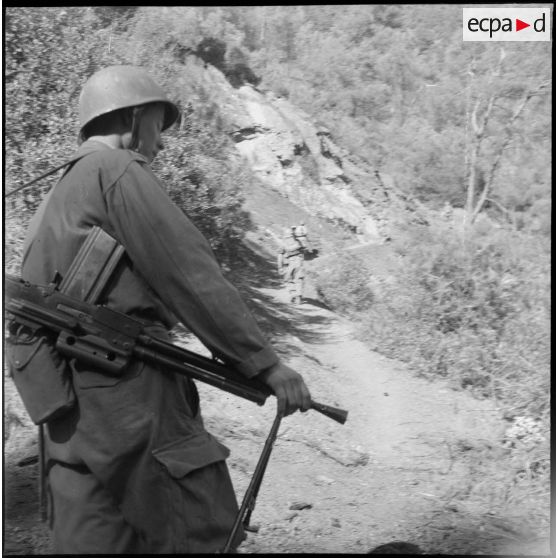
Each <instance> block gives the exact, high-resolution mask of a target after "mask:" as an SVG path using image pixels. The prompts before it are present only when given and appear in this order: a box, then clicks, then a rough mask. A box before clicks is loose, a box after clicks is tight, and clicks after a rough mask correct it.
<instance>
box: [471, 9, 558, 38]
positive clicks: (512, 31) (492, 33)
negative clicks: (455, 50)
mask: <svg viewBox="0 0 558 558" xmlns="http://www.w3.org/2000/svg"><path fill="white" fill-rule="evenodd" d="M551 26H552V12H551V9H550V8H463V40H464V41H550V38H551Z"/></svg>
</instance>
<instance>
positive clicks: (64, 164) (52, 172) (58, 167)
mask: <svg viewBox="0 0 558 558" xmlns="http://www.w3.org/2000/svg"><path fill="white" fill-rule="evenodd" d="M73 162H74V160H72V161H66V162H64V163H62V164H61V165H59V166H57V167H55V168H53V169H51V170H49V171H48V172H45V173H44V174H41V176H38V177H37V178H34V179H33V180H31V181H29V182H27V183H25V184H24V185H23V186H19V187H18V188H15V189H14V190H12V191H11V192H8V193H7V194H4V197H5V198H7V197H9V196H11V195H12V194H16V193H17V192H19V191H21V190H23V189H24V188H27V187H28V186H31V184H35V182H39V180H42V179H43V178H46V177H47V176H50V175H51V174H54V173H55V172H56V171H57V170H60V169H61V168H62V167H66V166H67V165H69V164H70V163H73Z"/></svg>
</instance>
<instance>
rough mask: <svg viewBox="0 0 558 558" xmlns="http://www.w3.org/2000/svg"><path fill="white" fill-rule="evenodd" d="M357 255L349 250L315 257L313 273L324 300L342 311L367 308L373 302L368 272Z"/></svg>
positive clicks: (358, 310) (317, 288)
mask: <svg viewBox="0 0 558 558" xmlns="http://www.w3.org/2000/svg"><path fill="white" fill-rule="evenodd" d="M365 269H366V268H365V266H364V265H363V263H362V262H361V261H360V259H359V258H358V257H355V256H354V255H352V254H351V255H349V254H347V253H346V252H341V253H338V254H337V255H335V256H333V257H331V258H328V259H327V260H325V262H324V261H319V260H316V264H315V265H314V266H313V267H312V268H311V270H310V274H311V275H312V277H313V282H314V284H315V286H316V290H317V292H318V294H319V295H320V297H321V298H322V299H323V301H324V302H325V303H326V304H328V305H329V306H331V307H333V308H335V310H337V311H339V312H342V313H345V314H347V313H351V312H352V313H354V312H360V311H363V310H366V309H367V308H370V306H371V305H372V300H373V299H372V291H371V289H370V287H369V285H368V281H369V276H368V273H367V272H366V271H365Z"/></svg>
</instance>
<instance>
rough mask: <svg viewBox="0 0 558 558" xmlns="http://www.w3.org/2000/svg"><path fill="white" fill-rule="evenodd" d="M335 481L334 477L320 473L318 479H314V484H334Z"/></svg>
mask: <svg viewBox="0 0 558 558" xmlns="http://www.w3.org/2000/svg"><path fill="white" fill-rule="evenodd" d="M334 482H335V481H334V480H333V479H330V478H329V477H326V476H324V475H319V476H317V477H316V480H315V481H314V484H317V485H322V484H333V483H334Z"/></svg>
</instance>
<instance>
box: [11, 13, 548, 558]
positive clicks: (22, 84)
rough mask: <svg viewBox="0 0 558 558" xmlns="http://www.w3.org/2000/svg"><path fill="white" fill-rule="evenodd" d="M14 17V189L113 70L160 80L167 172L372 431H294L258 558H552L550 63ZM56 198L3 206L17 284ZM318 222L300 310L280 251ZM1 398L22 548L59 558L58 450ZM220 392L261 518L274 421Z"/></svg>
mask: <svg viewBox="0 0 558 558" xmlns="http://www.w3.org/2000/svg"><path fill="white" fill-rule="evenodd" d="M5 15H6V17H5V29H6V49H5V61H6V64H5V66H6V67H5V82H6V83H5V87H6V94H5V105H6V106H5V112H4V113H5V117H6V122H5V151H4V154H5V177H4V183H5V190H6V191H10V190H13V189H15V188H17V187H19V186H21V185H23V184H24V183H25V182H26V181H29V180H31V179H33V178H35V177H37V176H39V175H40V174H42V173H43V172H46V171H47V170H49V169H51V168H53V167H55V166H57V165H61V164H62V163H63V162H64V161H65V160H67V158H68V157H69V156H70V154H71V153H73V152H74V150H75V148H76V130H77V129H78V120H79V117H78V110H77V107H78V97H79V93H80V88H81V86H82V85H83V83H84V82H85V80H86V79H87V78H88V77H89V76H90V75H91V73H92V72H94V71H95V70H97V69H99V68H101V67H104V66H108V65H113V64H135V65H141V66H143V67H144V68H145V69H146V70H147V71H148V72H149V73H150V74H151V75H152V76H153V77H154V78H155V79H156V81H157V82H158V83H160V84H161V85H162V86H163V88H164V90H165V91H166V92H167V94H168V96H169V98H171V99H172V100H173V101H174V102H176V103H177V105H178V106H179V107H180V109H181V118H180V119H179V121H178V122H177V123H176V124H175V125H174V126H173V127H171V128H170V129H169V130H168V131H166V132H165V134H164V138H163V139H164V143H165V148H164V150H162V151H161V152H160V153H159V154H158V156H157V157H156V159H155V160H154V162H153V164H152V167H153V171H154V173H155V174H156V175H157V176H158V177H159V178H160V179H161V181H162V183H163V184H164V187H165V189H166V191H167V192H168V194H169V196H170V197H171V199H172V200H173V201H174V202H175V203H176V204H177V205H178V206H179V208H180V209H181V210H182V211H184V212H185V213H186V214H187V215H188V217H189V218H190V219H191V220H192V221H193V223H194V224H195V225H196V226H197V227H198V228H199V229H200V231H201V232H202V233H203V234H204V235H205V236H206V237H207V239H208V240H209V242H210V244H211V246H212V248H213V250H214V251H215V254H216V256H217V258H218V260H219V262H220V264H221V268H222V270H223V272H224V273H225V275H226V276H227V278H228V279H230V280H231V282H232V283H233V284H234V285H236V286H237V287H238V289H239V290H240V291H241V293H242V295H243V296H244V298H245V300H246V301H247V304H248V305H249V307H250V309H251V310H252V312H253V313H254V315H255V317H256V319H257V321H258V322H259V324H260V326H261V328H262V330H263V331H264V333H265V334H266V336H267V337H268V338H269V339H270V341H271V342H272V344H273V345H274V346H275V347H276V349H277V351H278V352H279V353H280V355H281V356H282V357H283V358H284V359H285V361H286V362H287V363H289V364H290V365H291V366H293V367H294V368H296V369H298V370H299V371H300V372H301V373H302V374H304V376H305V377H306V378H307V380H308V383H309V385H310V388H311V390H312V392H313V394H314V395H315V398H316V399H318V400H319V401H323V402H324V403H329V404H333V405H339V406H341V407H343V408H346V409H348V411H349V421H348V422H347V424H346V425H344V426H340V425H337V424H334V423H330V421H326V420H325V419H323V418H322V417H321V416H317V414H316V413H308V414H306V415H296V416H293V417H289V418H288V419H287V420H285V423H284V425H283V428H282V430H281V435H280V436H279V439H278V442H277V448H276V451H275V452H274V454H273V457H272V462H271V464H270V470H269V475H268V477H266V481H265V482H264V486H263V487H262V493H261V498H260V500H259V501H258V506H257V508H256V512H255V514H254V522H255V523H257V524H259V525H260V531H259V532H258V533H257V534H251V535H250V536H249V538H248V540H247V541H246V543H245V545H244V546H243V548H242V551H243V552H246V553H256V552H335V553H343V552H345V553H362V552H367V551H368V550H370V549H371V548H373V547H376V546H378V545H380V544H383V543H388V542H393V541H397V540H398V541H403V542H407V543H409V544H413V545H417V546H418V547H420V548H421V549H422V550H423V551H424V552H426V553H431V554H440V553H442V554H443V553H447V554H496V555H502V556H511V555H534V554H537V555H545V556H547V555H549V554H550V552H551V550H553V549H551V543H552V541H551V538H552V537H551V535H552V521H553V520H554V518H555V517H554V512H553V510H552V509H551V504H552V495H553V487H552V478H551V472H552V467H551V458H552V448H551V439H552V436H553V431H552V425H553V420H552V419H553V418H554V412H555V411H554V406H553V405H552V385H551V384H552V382H551V380H552V378H553V376H552V374H551V372H552V371H551V370H550V366H549V364H550V363H552V362H553V359H552V357H553V353H552V343H551V337H552V333H553V332H552V323H553V322H552V316H553V313H552V310H553V306H552V298H551V291H552V289H551V288H552V281H551V279H552V263H553V260H552V258H553V255H554V254H553V250H552V248H553V246H552V232H553V222H552V191H553V184H552V179H553V175H552V166H551V165H552V153H553V147H554V146H553V138H552V134H551V132H552V126H551V122H552V119H551V116H552V105H551V104H552V80H551V77H552V75H551V74H552V64H551V62H552V49H553V48H554V44H553V43H544V42H540V43H537V42H524V43H517V44H514V43H506V44H503V45H502V44H496V43H490V42H480V43H476V44H474V43H464V41H463V40H462V28H461V25H462V21H461V18H462V10H461V6H459V5H449V4H448V5H439V6H438V5H390V6H387V5H385V6H384V5H347V6H342V7H341V6H334V5H331V6H329V5H328V6H325V5H324V6H313V5H307V6H303V5H301V6H295V7H289V6H229V7H227V6H223V7H221V6H207V7H206V6H189V7H188V6H186V7H181V6H162V7H158V6H119V7H110V6H90V7H71V6H65V7H54V8H46V7H7V8H6V14H5ZM68 45H71V46H72V48H68ZM76 53H79V56H77V55H76ZM58 176H59V175H58V174H55V175H53V176H51V177H49V178H46V179H44V180H41V181H40V182H38V183H36V184H33V185H32V186H31V187H29V188H27V189H26V190H24V191H23V192H21V194H18V195H17V196H12V197H10V198H6V203H5V205H4V217H5V220H4V224H5V226H4V233H5V234H4V260H5V271H7V272H9V273H18V272H19V267H20V265H21V257H22V246H23V239H24V236H25V231H26V227H27V224H28V222H29V219H30V217H31V216H32V215H33V214H34V213H35V211H36V209H37V207H38V204H39V203H40V201H41V200H42V199H43V198H44V196H45V195H46V193H47V192H48V190H49V189H50V188H52V187H53V186H54V185H55V184H56V181H57V179H58ZM301 222H304V223H305V224H306V227H307V229H308V239H309V243H310V247H311V248H312V249H313V250H314V252H313V255H312V258H311V259H308V260H307V261H306V262H305V267H306V283H305V290H304V299H303V304H301V305H298V306H295V305H291V304H289V303H288V297H287V293H286V290H285V285H284V284H283V282H282V280H281V278H280V277H279V275H278V273H277V269H276V255H277V250H278V248H279V245H280V243H281V237H282V236H283V235H284V232H285V229H286V228H287V227H290V226H291V225H296V224H299V223H301ZM175 333H176V338H177V342H179V343H185V344H187V345H188V346H190V347H192V348H194V349H195V350H198V351H200V352H203V351H205V349H204V348H203V347H202V346H201V344H200V343H199V342H198V341H197V340H196V339H194V338H192V336H191V335H190V334H189V333H188V332H187V331H185V330H184V329H182V328H177V329H176V331H175ZM4 385H5V390H4V398H5V406H4V419H5V429H4V440H5V480H6V482H5V489H6V492H5V535H4V543H5V551H6V552H7V554H18V555H22V554H32V553H39V554H40V553H46V552H47V551H48V550H49V549H50V548H51V546H50V545H51V541H50V539H49V534H48V529H47V527H46V525H45V524H42V523H40V522H39V521H38V518H37V502H36V487H35V480H36V475H37V437H36V429H35V428H34V427H33V426H32V425H31V424H30V421H29V419H28V417H27V415H26V413H25V410H24V409H23V407H22V405H21V402H20V400H19V397H18V395H17V393H16V392H15V388H14V386H13V384H12V382H11V380H10V379H9V377H8V376H7V375H6V376H5V382H4ZM201 393H202V397H203V401H204V412H205V419H206V423H207V426H208V428H209V430H211V431H212V432H213V433H214V434H215V435H216V436H218V437H219V438H220V439H222V440H223V441H224V443H225V444H226V445H227V446H229V447H230V448H231V450H232V455H231V459H230V466H231V471H232V475H233V477H234V481H235V486H236V488H237V494H238V497H239V499H240V498H241V496H242V492H243V490H244V489H245V487H246V486H247V483H248V481H249V478H250V475H251V472H252V471H253V467H254V465H255V462H256V459H257V456H258V453H259V451H260V450H261V447H262V444H263V442H264V439H265V435H266V432H267V429H268V428H269V426H270V424H271V420H272V417H273V403H272V402H268V403H267V404H266V406H265V407H263V408H258V407H256V406H254V405H252V404H244V402H241V401H239V400H238V399H235V398H231V397H227V396H225V395H224V394H222V393H220V392H217V391H216V390H213V389H211V388H207V387H205V386H201ZM413 552H418V550H417V549H416V548H415V549H414V551H413Z"/></svg>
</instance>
